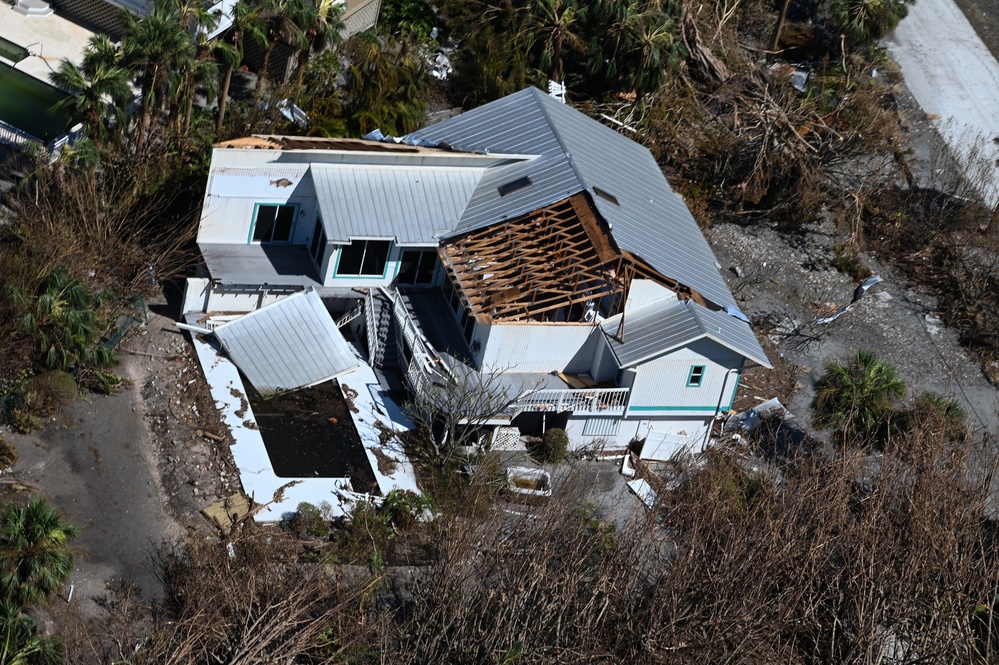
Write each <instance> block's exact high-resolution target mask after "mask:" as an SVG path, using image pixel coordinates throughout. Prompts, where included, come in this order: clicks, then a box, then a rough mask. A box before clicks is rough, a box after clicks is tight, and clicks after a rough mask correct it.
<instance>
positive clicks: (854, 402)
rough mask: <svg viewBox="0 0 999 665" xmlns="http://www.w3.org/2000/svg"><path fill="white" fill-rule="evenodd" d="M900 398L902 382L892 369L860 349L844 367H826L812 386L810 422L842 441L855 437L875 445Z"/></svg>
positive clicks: (882, 434) (837, 365)
mask: <svg viewBox="0 0 999 665" xmlns="http://www.w3.org/2000/svg"><path fill="white" fill-rule="evenodd" d="M904 395H905V382H903V381H902V379H900V378H899V376H898V371H897V370H896V369H895V367H894V366H892V365H890V364H888V363H887V362H885V361H884V360H882V359H881V358H879V357H878V356H876V355H875V354H874V353H872V352H870V351H865V350H863V349H861V350H858V351H857V352H856V354H855V355H854V356H853V357H851V358H850V359H849V361H848V362H847V363H845V364H844V363H840V362H831V363H829V364H828V365H826V371H825V373H824V374H823V375H822V377H821V378H820V379H819V380H818V381H816V382H815V398H814V399H813V400H812V410H813V411H814V415H813V417H812V422H813V423H814V424H816V425H817V426H819V427H825V426H830V427H834V428H836V429H837V430H838V431H839V433H840V436H841V437H842V438H843V439H844V440H847V439H849V438H850V437H851V436H857V437H860V438H861V439H863V440H866V441H869V442H877V440H878V439H879V438H883V436H884V434H885V428H886V427H887V425H888V424H889V423H890V421H891V417H892V415H894V413H895V406H896V403H897V401H898V400H899V399H901V398H902V397H903V396H904Z"/></svg>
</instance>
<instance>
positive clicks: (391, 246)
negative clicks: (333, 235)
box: [333, 238, 399, 280]
mask: <svg viewBox="0 0 999 665" xmlns="http://www.w3.org/2000/svg"><path fill="white" fill-rule="evenodd" d="M356 240H363V241H364V242H368V241H369V240H370V241H374V242H379V241H385V240H388V243H389V248H388V252H386V254H385V267H384V268H383V269H382V276H381V277H379V276H377V275H340V274H337V273H338V272H339V270H340V256H341V253H342V252H341V250H343V248H344V247H349V246H350V244H351V243H353V242H355V241H354V240H351V241H350V242H349V243H347V244H346V245H342V244H338V245H336V262H335V264H334V265H333V279H380V280H384V279H385V277H387V276H388V271H389V266H391V265H392V264H393V261H392V255H393V252H395V249H396V244H395V241H394V240H392V239H390V238H357V239H356ZM394 263H396V264H398V263H399V262H398V261H395V262H394ZM395 270H396V272H398V265H397V266H396V268H395Z"/></svg>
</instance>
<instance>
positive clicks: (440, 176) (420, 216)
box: [311, 164, 485, 246]
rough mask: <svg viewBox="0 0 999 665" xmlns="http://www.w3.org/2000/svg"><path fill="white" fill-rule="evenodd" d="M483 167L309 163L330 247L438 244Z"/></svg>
mask: <svg viewBox="0 0 999 665" xmlns="http://www.w3.org/2000/svg"><path fill="white" fill-rule="evenodd" d="M484 171H485V169H484V168H399V167H371V168H365V167H361V166H356V165H334V164H313V165H312V167H311V172H312V181H313V183H314V185H315V188H316V198H317V199H318V202H319V210H320V211H321V212H322V218H323V226H324V227H325V229H326V236H327V238H328V239H329V241H330V242H340V243H347V242H350V237H351V236H355V237H357V236H361V237H365V236H370V237H395V239H396V242H398V243H400V244H403V245H406V244H417V245H421V244H422V245H434V246H436V245H437V241H438V238H439V236H440V235H442V234H443V233H446V232H447V231H449V230H451V229H452V228H454V225H455V224H457V223H458V220H459V218H460V217H461V213H462V211H463V210H464V209H465V204H466V203H467V202H468V198H469V197H470V196H471V195H472V192H473V191H474V190H475V187H476V185H477V184H478V182H479V180H480V179H481V178H482V173H483V172H484Z"/></svg>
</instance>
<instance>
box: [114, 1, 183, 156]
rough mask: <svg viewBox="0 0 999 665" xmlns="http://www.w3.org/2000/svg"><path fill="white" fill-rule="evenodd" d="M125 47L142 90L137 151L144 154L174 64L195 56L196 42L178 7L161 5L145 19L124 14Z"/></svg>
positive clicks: (128, 60) (123, 42) (127, 60)
mask: <svg viewBox="0 0 999 665" xmlns="http://www.w3.org/2000/svg"><path fill="white" fill-rule="evenodd" d="M125 24H126V28H125V36H124V37H123V38H122V48H123V50H124V54H125V62H126V63H128V65H129V66H130V67H131V68H132V70H133V71H134V72H135V74H136V76H137V78H138V79H139V82H140V88H141V90H142V116H141V119H140V121H139V134H138V137H137V138H136V143H135V150H136V152H137V153H141V152H142V149H143V147H144V146H145V142H146V140H147V138H148V133H149V130H150V127H151V124H152V118H153V112H154V110H155V109H156V108H157V107H158V106H161V105H162V103H163V100H164V99H165V97H166V89H167V81H168V78H169V76H170V75H171V74H172V73H174V72H175V71H176V69H175V64H176V63H177V62H183V61H186V60H192V59H193V58H194V43H193V42H192V41H191V35H190V32H189V31H188V30H186V29H185V28H183V27H182V26H181V22H180V16H179V15H178V14H177V12H176V10H174V9H172V8H168V7H165V6H162V5H159V6H154V7H153V11H152V12H151V13H150V14H149V16H147V17H146V18H143V19H136V18H135V17H133V16H132V15H131V14H128V13H126V14H125Z"/></svg>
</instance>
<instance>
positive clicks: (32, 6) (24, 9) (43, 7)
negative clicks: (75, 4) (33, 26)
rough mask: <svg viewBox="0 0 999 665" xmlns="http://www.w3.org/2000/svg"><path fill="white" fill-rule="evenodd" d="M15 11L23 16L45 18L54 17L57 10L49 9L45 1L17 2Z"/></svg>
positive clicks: (27, 0) (21, 0)
mask: <svg viewBox="0 0 999 665" xmlns="http://www.w3.org/2000/svg"><path fill="white" fill-rule="evenodd" d="M14 11H15V12H17V13H18V14H21V15H22V16H38V17H39V18H44V17H46V16H52V14H54V13H55V10H54V9H52V8H51V7H49V3H47V2H44V0H17V4H16V5H14Z"/></svg>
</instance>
